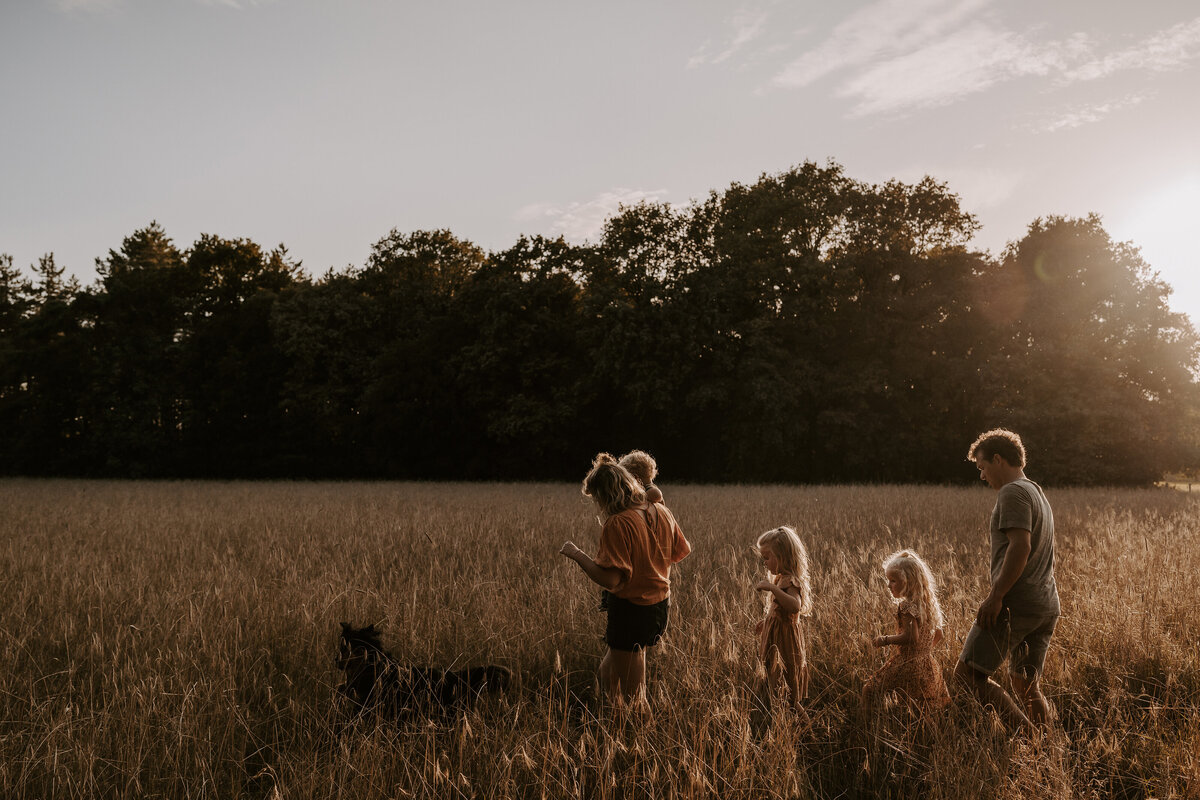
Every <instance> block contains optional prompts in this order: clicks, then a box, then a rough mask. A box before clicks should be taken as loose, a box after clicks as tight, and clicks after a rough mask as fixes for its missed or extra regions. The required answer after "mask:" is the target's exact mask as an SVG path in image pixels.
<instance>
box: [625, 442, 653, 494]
mask: <svg viewBox="0 0 1200 800" xmlns="http://www.w3.org/2000/svg"><path fill="white" fill-rule="evenodd" d="M617 463H618V464H620V465H621V466H622V467H624V468H625V469H627V470H629V474H630V475H632V476H633V477H635V478H637V480H638V483H640V484H642V486H643V487H645V486H649V485H650V484H652V483H654V479H655V478H657V477H658V464H656V463H654V456H652V455H650V454H649V453H647V452H645V451H644V450H630V451H629V452H628V453H626V454H625V455H623V456H621V460H620V461H618V462H617Z"/></svg>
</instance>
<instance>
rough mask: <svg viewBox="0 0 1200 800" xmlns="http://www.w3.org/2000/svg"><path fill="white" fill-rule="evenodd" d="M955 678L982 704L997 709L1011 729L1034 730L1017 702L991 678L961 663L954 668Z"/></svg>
mask: <svg viewBox="0 0 1200 800" xmlns="http://www.w3.org/2000/svg"><path fill="white" fill-rule="evenodd" d="M954 678H955V683H957V684H958V685H959V686H961V687H963V688H966V689H968V690H969V691H970V692H971V693H972V694H974V695H975V697H976V698H977V699H978V700H979V702H980V703H983V704H984V705H985V706H991V707H992V708H994V709H996V713H997V714H999V715H1000V718H1001V719H1003V720H1004V721H1005V723H1006V724H1008V726H1009V727H1012V728H1019V729H1021V730H1025V731H1031V730H1033V723H1032V722H1030V721H1029V717H1027V716H1025V713H1024V712H1023V711H1021V708H1020V706H1018V705H1017V703H1016V701H1015V700H1013V699H1012V697H1010V696H1009V694H1008V692H1006V691H1004V687H1002V686H1001V685H1000V684H998V683H996V682H995V681H994V680H992V679H991V677H989V676H987V675H984V674H983V673H982V672H979V671H978V670H976V669H975V668H974V667H971V666H970V665H968V664H966V663H964V662H962V661H960V662H958V665H957V666H956V667H955V668H954Z"/></svg>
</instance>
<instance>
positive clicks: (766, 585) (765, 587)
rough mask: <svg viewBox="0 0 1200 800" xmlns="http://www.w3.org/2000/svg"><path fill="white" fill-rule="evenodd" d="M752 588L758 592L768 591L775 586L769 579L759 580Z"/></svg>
mask: <svg viewBox="0 0 1200 800" xmlns="http://www.w3.org/2000/svg"><path fill="white" fill-rule="evenodd" d="M754 588H755V589H756V590H757V591H760V592H769V591H771V590H773V589H774V588H775V584H773V583H771V582H770V581H759V582H758V583H756V584H755V585H754Z"/></svg>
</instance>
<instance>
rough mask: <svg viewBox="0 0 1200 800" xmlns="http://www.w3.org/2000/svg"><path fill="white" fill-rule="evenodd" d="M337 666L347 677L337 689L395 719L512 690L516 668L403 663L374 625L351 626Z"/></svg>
mask: <svg viewBox="0 0 1200 800" xmlns="http://www.w3.org/2000/svg"><path fill="white" fill-rule="evenodd" d="M337 666H338V669H340V670H343V671H344V672H345V673H346V682H345V683H343V684H342V685H341V686H339V687H338V691H339V692H341V693H342V695H344V696H345V697H347V698H348V699H349V700H350V701H351V702H353V703H354V705H355V706H357V708H358V709H359V711H360V712H375V713H378V714H382V715H386V716H389V717H393V718H395V719H403V718H405V717H409V716H412V715H413V714H415V713H420V712H425V713H431V712H438V711H443V710H449V709H456V708H466V707H469V706H470V705H471V704H472V703H474V702H475V700H477V699H478V698H479V696H480V695H482V694H483V693H484V692H503V691H505V690H507V689H508V685H509V683H511V681H512V671H511V670H509V669H507V668H506V667H498V666H494V665H489V666H486V667H467V668H466V669H460V670H444V669H438V668H437V667H413V666H409V665H407V664H401V663H400V662H398V661H396V659H395V658H394V657H392V654H391V653H389V652H388V651H386V650H384V649H383V643H382V642H381V641H380V638H379V631H378V630H377V629H376V628H375V626H374V625H368V626H367V627H365V628H355V627H352V626H351V625H350V624H349V623H346V622H343V623H342V640H341V644H340V646H339V650H338V658H337Z"/></svg>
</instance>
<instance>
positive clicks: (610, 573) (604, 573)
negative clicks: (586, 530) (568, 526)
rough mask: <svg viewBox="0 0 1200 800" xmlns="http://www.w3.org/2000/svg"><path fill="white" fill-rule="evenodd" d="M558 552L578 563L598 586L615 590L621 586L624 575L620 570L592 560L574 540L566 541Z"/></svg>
mask: <svg viewBox="0 0 1200 800" xmlns="http://www.w3.org/2000/svg"><path fill="white" fill-rule="evenodd" d="M558 552H559V553H561V554H562V555H564V556H566V557H567V558H569V559H571V560H572V561H574V562H575V563H576V564H578V565H579V568H580V569H582V570H583V571H584V573H585V574H586V575H587V576H588V577H589V578H591V579H592V581H593V582H594V583H596V584H597V585H598V586H600V588H602V589H607V590H608V591H610V592H615V591H616V590H617V589H619V588H620V587H621V583H622V579H623V578H624V577H625V576H624V574H622V572H621V571H620V570H617V569H608V568H605V567H602V566H600V565H599V564H597V563H596V562H595V561H593V560H592V557H591V556H589V555H588V554H587V553H585V552H583V551H582V550H580V549H579V548H578V547H576V546H575V543H574V542H566V543H565V544H563V546H562V547H561V548H560V549H559V551H558Z"/></svg>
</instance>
